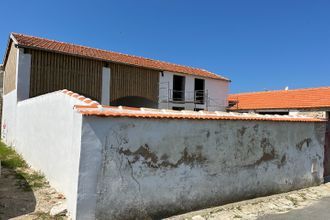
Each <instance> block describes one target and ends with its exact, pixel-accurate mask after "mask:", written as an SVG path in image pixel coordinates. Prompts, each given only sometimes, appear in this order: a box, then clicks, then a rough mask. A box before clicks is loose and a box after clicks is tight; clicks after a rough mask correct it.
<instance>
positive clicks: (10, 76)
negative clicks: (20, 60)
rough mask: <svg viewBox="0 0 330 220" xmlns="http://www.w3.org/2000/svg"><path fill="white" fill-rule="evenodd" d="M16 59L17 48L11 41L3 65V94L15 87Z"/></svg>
mask: <svg viewBox="0 0 330 220" xmlns="http://www.w3.org/2000/svg"><path fill="white" fill-rule="evenodd" d="M16 59H17V48H16V47H15V45H14V43H11V45H10V50H9V55H8V58H7V62H6V66H5V75H4V88H3V90H4V94H5V95H6V94H8V93H9V92H11V91H13V90H14V89H16Z"/></svg>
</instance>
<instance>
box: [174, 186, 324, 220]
mask: <svg viewBox="0 0 330 220" xmlns="http://www.w3.org/2000/svg"><path fill="white" fill-rule="evenodd" d="M328 213H330V183H327V184H323V185H320V186H316V187H311V188H307V189H301V190H297V191H292V192H289V193H283V194H277V195H273V196H267V197H261V198H256V199H251V200H247V201H242V202H237V203H232V204H228V205H224V206H218V207H214V208H209V209H204V210H200V211H196V212H190V213H186V214H183V215H179V216H173V217H171V218H168V219H169V220H183V219H192V220H205V219H208V220H209V219H221V220H230V219H235V220H237V219H247V220H252V219H254V220H255V219H257V220H279V219H289V220H290V219H297V220H307V219H308V220H309V219H313V220H323V219H330V217H328V216H329V214H328Z"/></svg>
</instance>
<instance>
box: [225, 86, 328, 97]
mask: <svg viewBox="0 0 330 220" xmlns="http://www.w3.org/2000/svg"><path fill="white" fill-rule="evenodd" d="M317 89H330V86H321V87H312V88H298V89H289V90H284V89H283V90H269V91H256V92H242V93H234V94H229V95H228V96H235V95H250V94H260V93H272V92H294V91H302V90H303V91H308V90H317Z"/></svg>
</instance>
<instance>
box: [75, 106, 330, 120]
mask: <svg viewBox="0 0 330 220" xmlns="http://www.w3.org/2000/svg"><path fill="white" fill-rule="evenodd" d="M75 109H76V110H77V111H78V112H80V113H81V114H83V115H86V116H99V117H130V118H156V119H189V120H240V121H242V120H243V121H282V122H324V120H321V119H315V118H307V117H293V116H287V117H285V116H271V117H269V116H264V115H255V116H252V115H243V114H240V115H231V114H230V113H224V112H222V113H218V112H190V113H188V112H187V111H172V110H165V111H162V110H155V109H151V110H149V109H147V110H144V109H139V108H135V109H132V108H130V109H128V108H120V107H112V106H94V107H88V106H75Z"/></svg>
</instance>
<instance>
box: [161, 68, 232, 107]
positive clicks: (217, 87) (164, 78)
mask: <svg viewBox="0 0 330 220" xmlns="http://www.w3.org/2000/svg"><path fill="white" fill-rule="evenodd" d="M174 75H178V76H183V77H185V86H184V87H185V89H184V93H185V95H184V96H185V99H186V100H190V101H187V102H185V103H179V102H171V95H172V94H171V93H172V91H173V76H174ZM195 79H203V80H205V94H206V95H205V102H204V104H194V103H193V102H191V101H192V100H194V92H195V88H194V87H195V81H194V80H195ZM228 87H229V82H228V81H225V80H219V79H211V78H204V77H200V76H192V75H187V74H181V73H173V72H168V71H164V72H161V73H160V76H159V105H158V108H160V109H172V108H173V107H182V108H184V109H185V110H194V109H195V108H197V109H203V110H208V111H224V110H225V109H226V107H227V94H228Z"/></svg>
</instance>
